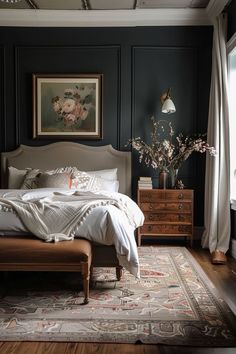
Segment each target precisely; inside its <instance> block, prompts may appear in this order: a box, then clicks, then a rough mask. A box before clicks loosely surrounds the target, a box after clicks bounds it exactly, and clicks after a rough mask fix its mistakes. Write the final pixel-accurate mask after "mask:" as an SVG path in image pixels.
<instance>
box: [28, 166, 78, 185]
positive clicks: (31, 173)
mask: <svg viewBox="0 0 236 354" xmlns="http://www.w3.org/2000/svg"><path fill="white" fill-rule="evenodd" d="M76 171H78V170H77V168H76V167H70V166H68V167H59V168H55V169H54V170H48V171H41V170H39V169H32V168H27V169H26V175H25V178H24V181H23V183H22V185H21V189H34V188H38V184H39V175H40V173H47V174H49V175H53V174H58V173H68V174H70V175H72V174H73V173H75V172H76Z"/></svg>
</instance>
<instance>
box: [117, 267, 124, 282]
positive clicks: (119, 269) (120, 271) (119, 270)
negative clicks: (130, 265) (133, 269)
mask: <svg viewBox="0 0 236 354" xmlns="http://www.w3.org/2000/svg"><path fill="white" fill-rule="evenodd" d="M122 274H123V267H121V266H117V267H116V279H117V280H118V281H120V280H121V277H122Z"/></svg>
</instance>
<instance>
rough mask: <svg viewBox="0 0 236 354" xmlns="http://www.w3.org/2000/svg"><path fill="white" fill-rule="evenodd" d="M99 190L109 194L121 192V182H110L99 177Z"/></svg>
mask: <svg viewBox="0 0 236 354" xmlns="http://www.w3.org/2000/svg"><path fill="white" fill-rule="evenodd" d="M97 180H98V184H99V190H101V191H107V192H118V191H119V181H118V180H113V181H109V180H108V179H103V178H99V177H97Z"/></svg>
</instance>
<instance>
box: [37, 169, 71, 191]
mask: <svg viewBox="0 0 236 354" xmlns="http://www.w3.org/2000/svg"><path fill="white" fill-rule="evenodd" d="M70 186H71V176H70V174H69V173H62V172H61V173H54V174H48V173H40V174H39V176H38V188H70Z"/></svg>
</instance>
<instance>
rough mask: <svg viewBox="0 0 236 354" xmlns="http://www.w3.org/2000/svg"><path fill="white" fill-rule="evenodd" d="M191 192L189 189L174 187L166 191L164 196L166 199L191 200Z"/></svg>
mask: <svg viewBox="0 0 236 354" xmlns="http://www.w3.org/2000/svg"><path fill="white" fill-rule="evenodd" d="M192 196H193V193H192V191H191V190H182V189H175V190H171V191H166V194H165V197H166V199H167V200H190V201H191V200H192Z"/></svg>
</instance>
